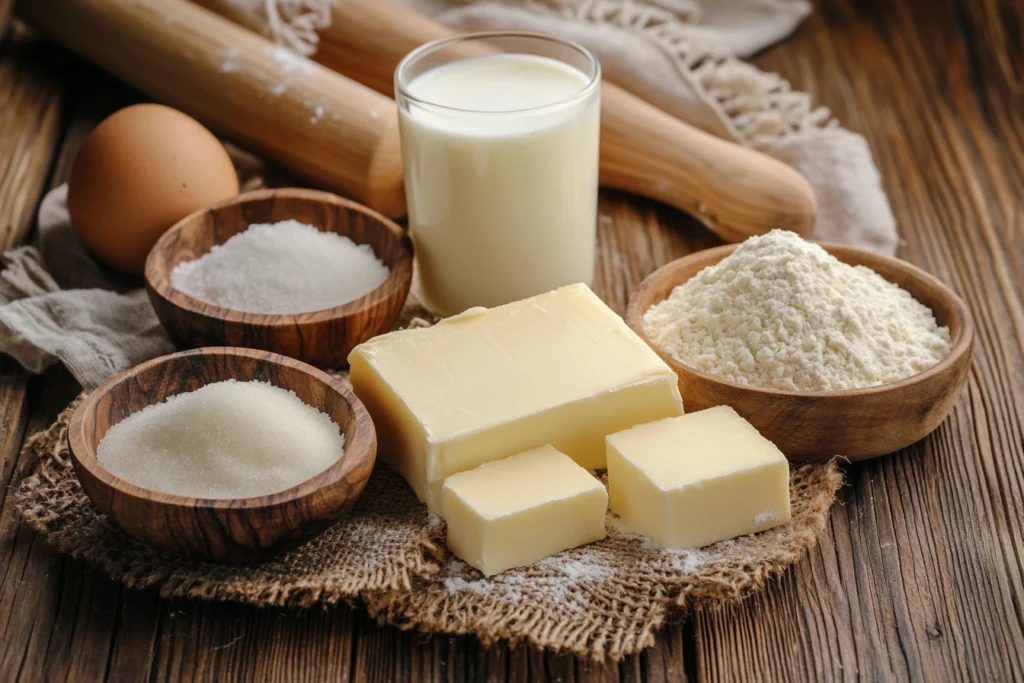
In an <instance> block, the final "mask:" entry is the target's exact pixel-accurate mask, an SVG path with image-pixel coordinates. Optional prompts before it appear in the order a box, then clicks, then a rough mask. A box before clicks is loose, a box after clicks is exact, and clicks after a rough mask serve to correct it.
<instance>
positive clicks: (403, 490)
mask: <svg viewBox="0 0 1024 683" xmlns="http://www.w3.org/2000/svg"><path fill="white" fill-rule="evenodd" d="M74 407H75V406H74V405H72V406H71V407H70V408H69V409H68V410H66V411H65V412H64V413H63V414H62V415H61V417H60V419H58V421H57V422H56V423H55V424H54V425H53V426H51V427H50V428H49V429H48V430H46V431H44V432H41V433H39V434H37V435H36V436H34V437H32V438H31V439H29V441H28V442H27V443H26V444H25V448H24V450H23V452H22V455H21V458H20V460H19V462H20V463H21V467H22V472H23V473H24V475H25V476H24V478H23V479H22V480H21V481H20V483H19V484H18V485H17V488H16V490H15V491H14V494H13V497H14V501H15V506H16V507H17V509H18V510H19V512H20V513H21V515H22V517H23V519H25V521H26V522H27V523H28V525H29V526H31V527H32V528H33V529H34V530H36V531H37V532H39V533H40V534H42V535H43V537H44V538H46V539H47V540H48V541H49V542H51V543H53V544H54V545H55V546H56V547H57V548H58V549H59V550H61V551H62V552H66V553H69V554H71V555H72V556H74V557H77V558H80V559H83V560H85V561H87V562H89V563H90V564H92V565H93V566H95V567H98V568H99V569H100V570H101V571H104V572H106V573H107V574H108V575H110V576H111V577H112V578H113V579H115V580H117V581H120V582H122V583H123V584H125V585H126V586H130V587H134V588H154V589H158V590H159V591H160V594H161V595H163V596H165V597H192V598H202V599H205V600H231V601H236V602H245V603H249V604H253V605H260V606H265V605H287V606H300V607H307V606H314V605H328V604H332V603H335V602H338V601H341V600H352V599H356V598H360V599H362V600H363V601H364V602H365V603H366V606H367V608H368V610H369V612H370V614H371V615H373V616H375V617H376V618H377V619H378V620H380V621H382V622H388V623H391V624H394V625H396V626H399V627H400V628H407V629H411V628H415V629H418V630H421V631H425V632H428V633H460V634H461V633H468V634H473V635H475V636H477V637H479V638H480V639H481V640H483V641H484V642H485V643H492V642H495V641H498V640H506V641H511V642H513V643H515V642H520V641H522V642H527V643H530V644H531V645H534V646H536V647H543V648H548V649H552V650H559V651H567V652H572V653H574V654H576V655H579V656H583V657H591V658H594V659H603V658H612V659H619V658H621V657H623V656H625V655H628V654H630V653H633V652H636V651H638V650H640V649H643V648H645V647H649V646H650V645H653V644H654V637H655V633H656V631H657V629H658V628H660V627H661V625H662V624H664V623H665V621H666V619H668V618H669V617H670V616H672V614H673V613H675V614H677V615H678V613H679V612H680V611H685V610H686V609H688V608H689V607H690V606H691V605H692V604H693V603H700V604H702V605H705V606H709V607H710V606H718V605H724V604H728V603H731V602H735V601H737V600H740V599H742V598H743V596H745V595H748V594H749V593H751V592H752V591H756V590H760V589H762V588H764V587H765V585H766V584H767V583H768V582H769V581H771V580H772V579H773V578H774V577H776V576H778V575H779V574H781V573H782V572H783V571H785V570H786V568H787V567H789V566H790V565H792V564H794V563H796V562H798V561H800V560H801V559H803V558H804V557H805V556H806V555H807V552H808V550H809V549H810V548H813V547H814V545H815V543H817V535H818V534H820V533H821V531H822V530H823V529H824V527H825V524H826V522H827V520H828V512H829V508H830V506H831V505H832V501H833V500H834V498H835V494H836V490H837V489H838V488H839V486H840V485H841V483H842V475H841V474H840V472H839V469H838V467H837V466H836V463H835V462H830V463H825V464H819V465H802V466H799V467H796V466H795V467H793V468H792V470H791V472H790V496H791V498H792V512H793V518H792V520H791V521H790V522H789V523H788V524H784V525H782V526H779V527H776V528H775V529H770V530H768V531H765V532H763V533H760V534H757V535H754V536H743V537H740V538H737V539H735V540H732V541H724V542H722V543H716V544H714V545H711V546H708V547H707V548H702V549H701V550H689V551H685V550H679V551H672V550H663V549H661V548H659V547H657V546H656V545H655V544H653V543H652V542H651V541H650V540H649V539H646V538H645V537H643V536H639V535H637V534H635V533H633V532H632V531H630V530H629V529H628V528H627V527H625V526H624V525H623V524H622V522H620V521H619V520H618V519H616V518H615V517H614V516H609V518H608V524H609V530H608V537H607V538H606V539H605V540H603V541H599V542H597V543H592V544H590V545H587V546H583V547H581V548H577V549H574V550H567V551H565V552H562V553H559V554H557V555H555V556H553V557H550V558H547V559H545V560H542V561H540V562H537V563H535V564H533V565H531V566H529V567H523V568H519V569H513V570H509V571H507V572H503V573H501V574H498V575H496V576H493V577H490V578H486V577H484V576H483V575H482V574H480V572H478V571H476V570H475V569H472V568H469V567H467V566H466V565H465V564H464V563H462V562H460V561H458V559H456V558H455V557H454V556H453V555H452V554H451V553H449V552H448V551H447V550H446V549H445V547H444V536H445V527H444V523H443V522H441V521H440V520H439V519H437V518H436V517H434V516H432V515H430V514H429V513H428V512H427V508H426V506H424V505H423V504H422V503H420V502H419V501H418V500H417V499H416V496H415V495H414V494H413V493H412V491H411V490H410V489H409V487H408V486H407V485H406V483H405V482H404V481H403V480H402V479H401V477H399V476H398V475H397V474H395V473H394V472H392V471H391V470H389V469H388V468H387V467H377V468H376V469H375V470H374V472H373V475H372V476H371V477H370V481H369V482H368V483H367V486H366V489H365V491H364V492H363V495H362V496H361V497H360V498H359V501H358V502H357V503H356V505H355V508H354V509H353V510H352V512H351V513H349V514H348V515H346V516H345V517H343V518H342V519H341V520H340V521H339V522H338V523H337V524H335V525H334V526H332V527H331V528H329V529H328V530H327V531H326V532H324V533H323V534H322V535H321V536H319V537H318V538H316V539H314V540H313V541H311V542H309V543H308V544H306V545H303V546H300V547H299V548H297V549H295V550H293V551H291V552H289V553H286V554H284V555H282V556H280V557H278V558H275V559H272V560H270V561H268V562H263V563H259V564H253V565H248V566H237V567H231V566H222V565H213V564H208V563H203V562H188V561H184V560H181V559H178V558H175V557H173V556H170V555H167V554H165V553H162V552H159V551H157V550H154V549H152V548H150V547H148V546H146V545H143V544H141V543H139V542H137V541H134V540H132V539H131V538H129V537H127V536H126V535H125V534H124V533H123V532H121V531H120V530H119V529H117V528H116V527H114V526H113V525H112V524H111V523H110V522H109V521H108V520H107V519H106V518H105V517H104V516H103V515H102V514H100V513H98V512H97V511H96V508H95V507H93V506H92V504H91V503H90V502H89V500H88V498H87V497H86V496H85V493H84V492H83V491H82V487H81V485H80V484H79V483H78V479H77V478H76V477H75V476H74V472H73V470H72V467H71V463H70V461H69V453H68V445H67V444H68V439H67V426H68V421H69V419H70V415H71V412H72V411H73V409H74Z"/></svg>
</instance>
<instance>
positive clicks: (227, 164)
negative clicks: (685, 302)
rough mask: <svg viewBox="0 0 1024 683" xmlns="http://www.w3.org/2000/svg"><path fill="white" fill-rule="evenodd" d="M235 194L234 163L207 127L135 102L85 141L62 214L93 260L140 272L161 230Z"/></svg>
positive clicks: (171, 111) (156, 106)
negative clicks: (64, 212)
mask: <svg viewBox="0 0 1024 683" xmlns="http://www.w3.org/2000/svg"><path fill="white" fill-rule="evenodd" d="M237 194H238V176H237V175H236V173H235V168H234V165H233V164H232V163H231V158H230V157H229V156H228V153H227V152H226V151H225V149H224V146H223V145H221V144H220V141H219V140H217V138H216V137H215V136H214V135H213V134H212V133H211V132H210V131H208V130H207V129H206V128H204V127H203V126H202V124H200V123H199V122H198V121H196V120H195V119H193V118H191V117H190V116H188V115H186V114H183V113H182V112H180V111H178V110H176V109H171V108H170V107H165V106H163V105H159V104H137V105H134V106H131V107H126V108H125V109H121V110H120V111H117V112H115V113H114V114H112V115H110V116H109V117H107V118H106V119H104V120H103V121H102V122H101V123H100V124H99V125H98V126H97V127H96V128H95V130H93V132H92V133H91V134H90V135H89V137H88V139H87V140H86V141H85V144H84V145H83V146H82V149H81V151H80V152H79V153H78V156H77V157H76V158H75V163H74V165H73V166H72V169H71V175H70V177H69V179H68V213H69V214H70V215H71V224H72V226H73V227H74V229H75V232H76V233H77V234H78V236H79V238H80V239H81V240H82V243H83V244H84V245H85V247H86V249H87V250H88V251H89V252H90V253H91V254H92V255H93V256H94V257H96V258H97V259H98V260H99V261H102V262H103V263H106V264H107V265H109V266H112V267H113V268H116V269H117V270H120V271H123V272H125V273H130V274H133V275H141V274H142V271H143V268H144V266H145V263H146V256H147V255H148V254H149V251H150V249H152V247H153V245H154V244H156V241H157V240H158V239H159V238H160V236H161V235H162V234H163V233H164V232H165V231H167V229H168V228H170V227H171V226H172V225H174V224H175V223H177V222H178V221H179V220H181V219H182V218H184V217H185V216H188V215H189V214H191V213H193V212H195V211H198V210H200V209H204V208H206V207H208V206H210V205H211V204H216V203H217V202H220V201H223V200H225V199H230V198H231V197H234V196H235V195H237Z"/></svg>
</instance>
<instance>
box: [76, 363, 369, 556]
mask: <svg viewBox="0 0 1024 683" xmlns="http://www.w3.org/2000/svg"><path fill="white" fill-rule="evenodd" d="M229 380H233V381H229ZM226 385H230V387H229V388H230V389H231V393H229V394H220V395H219V396H218V395H215V394H213V393H211V392H210V391H209V390H210V389H224V388H225V386H226ZM203 392H205V393H203ZM250 392H256V394H255V395H254V394H252V393H250ZM268 392H269V393H268ZM289 392H291V393H289ZM270 395H273V398H269V399H268V396H270ZM159 411H164V412H159ZM140 420H142V422H140ZM311 420H312V422H310V421H311ZM133 421H134V424H132V422H133ZM107 437H110V441H109V442H107V443H106V444H104V440H105V439H106V438H107ZM332 439H333V440H332ZM68 442H69V445H70V448H71V460H72V463H73V465H74V468H75V473H76V474H77V475H78V480H79V481H80V482H81V484H82V488H83V489H84V490H85V493H86V494H87V495H88V496H89V499H90V500H91V501H92V502H93V504H94V505H95V506H96V507H97V508H99V510H100V511H102V512H103V513H104V514H105V515H107V517H109V518H110V520H111V521H112V522H113V523H114V524H116V525H117V526H118V527H120V528H121V529H122V530H124V531H125V532H126V533H127V534H128V535H129V536H132V537H134V538H136V539H138V540H140V541H142V542H144V543H146V544H148V545H151V546H153V547H155V548H159V549H160V550H164V551H167V552H170V553H173V554H175V555H180V556H183V557H186V558H191V559H200V560H209V561H213V562H224V563H243V562H254V561H259V560H263V559H266V558H268V557H270V556H272V555H275V554H277V553H280V552H283V551H284V550H287V549H288V548H291V547H294V546H296V545H298V544H300V543H302V542H303V541H306V540H308V539H310V538H312V537H313V536H316V535H317V534H319V533H320V532H322V531H324V530H325V529H327V527H329V526H330V525H331V524H332V523H334V521H335V520H337V519H338V518H339V517H340V516H341V515H343V514H344V513H345V512H346V511H347V510H348V509H349V508H350V507H351V506H352V505H353V504H354V503H355V501H356V499H357V498H358V497H359V495H360V494H361V493H362V491H363V488H364V487H365V486H366V482H367V480H368V479H369V477H370V472H371V471H372V470H373V465H374V461H375V459H376V453H377V437H376V432H375V431H374V428H373V422H372V421H371V420H370V416H369V414H368V413H367V412H366V409H365V408H364V407H363V404H362V403H361V402H360V401H359V399H358V398H356V396H355V394H353V393H352V391H351V390H350V389H349V388H348V387H347V386H346V385H345V384H343V383H342V382H340V381H339V380H337V379H335V378H333V377H331V376H330V375H328V374H326V373H324V372H321V371H320V370H317V369H316V368H314V367H312V366H309V365H306V364H305V363H300V362H299V361H296V360H293V359H291V358H285V357H284V356H280V355H277V354H273V353H267V352H265V351H257V350H254V349H238V348H206V349H197V350H193V351H182V352H179V353H175V354H171V355H169V356H164V357H162V358H157V359H154V360H151V361H148V362H146V363H143V364H142V365H139V366H137V367H134V368H132V369H131V370H129V371H127V372H125V373H123V374H121V375H119V376H118V377H116V378H114V379H112V380H111V381H109V382H107V383H106V384H105V385H103V386H101V387H100V388H98V389H96V390H95V391H94V392H93V393H92V394H90V395H89V396H88V397H87V398H86V399H85V400H84V401H83V402H82V403H81V404H80V405H79V406H78V408H77V409H76V411H75V413H74V415H73V416H72V418H71V423H70V425H69V427H68ZM110 442H114V443H113V445H111V443H110ZM105 446H106V450H105V449H104V447H105ZM316 452H319V454H320V455H324V456H326V457H322V458H321V459H319V460H315V461H310V460H309V459H308V458H307V457H306V456H309V455H310V454H312V453H316ZM298 461H303V462H305V464H306V467H305V469H297V467H299V466H298V465H297V462H298ZM281 470H284V471H283V472H282V471H281ZM115 472H116V474H115ZM131 482H135V483H131ZM281 482H286V483H284V484H283V485H284V486H287V488H283V489H282V488H281V485H282V484H281ZM258 492H262V493H263V495H255V494H256V493H258Z"/></svg>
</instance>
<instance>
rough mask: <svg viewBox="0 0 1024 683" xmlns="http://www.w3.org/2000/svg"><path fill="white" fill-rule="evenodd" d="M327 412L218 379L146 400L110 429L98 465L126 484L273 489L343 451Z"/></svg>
mask: <svg viewBox="0 0 1024 683" xmlns="http://www.w3.org/2000/svg"><path fill="white" fill-rule="evenodd" d="M344 446H345V437H344V435H343V434H342V433H341V430H340V429H339V428H338V425H337V424H335V422H334V421H333V420H331V418H330V417H328V416H327V415H325V414H324V413H321V412H320V411H318V410H317V409H316V408H313V407H312V406H308V405H306V404H305V403H303V402H302V400H301V399H300V398H299V397H298V396H296V395H295V393H294V392H291V391H287V390H285V389H281V388H279V387H275V386H273V385H272V384H269V383H266V382H236V381H234V380H228V381H226V382H216V383H214V384H207V385H206V386H204V387H202V388H200V389H197V390H196V391H192V392H188V393H184V394H178V395H176V396H172V397H170V398H169V399H167V400H166V401H165V402H163V403H158V404H156V405H152V406H148V407H146V408H144V409H143V410H140V411H139V412H137V413H134V414H132V415H129V416H128V417H127V418H125V419H124V420H122V421H121V422H119V423H117V424H116V425H114V426H113V427H111V428H110V429H109V430H108V431H107V433H106V435H105V436H104V437H103V440H102V441H101V442H100V444H99V448H98V449H97V452H96V455H97V459H98V460H99V463H100V464H101V465H102V466H103V467H105V468H106V469H107V470H109V471H110V472H111V473H113V474H114V475H116V476H118V477H120V478H121V479H124V480H125V481H127V482H130V483H132V484H135V485H136V486H141V487H142V488H146V489H150V490H153V491H162V492H164V493H171V494H175V495H179V496H189V497H193V498H247V497H251V496H262V495H267V494H271V493H277V492H279V491H283V490H285V489H288V488H291V487H292V486H295V485H297V484H300V483H302V482H303V481H305V480H307V479H309V478H310V477H313V476H315V475H317V474H319V473H320V472H323V471H324V470H325V469H327V468H328V467H330V466H331V465H333V464H334V463H335V462H337V461H338V459H339V458H340V457H341V455H342V451H343V449H344Z"/></svg>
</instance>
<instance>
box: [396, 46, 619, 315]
mask: <svg viewBox="0 0 1024 683" xmlns="http://www.w3.org/2000/svg"><path fill="white" fill-rule="evenodd" d="M600 83H601V67H600V64H599V63H598V61H597V59H595V58H594V56H593V55H592V54H591V53H590V52H589V51H587V50H586V49H584V48H583V47H580V46H579V45H576V44H575V43H572V42H569V41H566V40H562V39H559V38H555V37H551V36H546V35H543V34H538V33H529V32H488V33H475V34H468V35H462V36H454V37H452V38H446V39H443V40H439V41H435V42H432V43H428V44H426V45H423V46H422V47H420V48H418V49H416V50H414V51H413V52H411V53H409V54H408V55H406V57H405V58H404V59H403V60H402V62H401V63H400V64H399V65H398V68H397V69H396V70H395V98H396V100H397V102H398V107H399V117H400V125H401V141H402V156H403V160H404V165H405V192H406V198H407V203H408V210H409V226H410V230H411V234H412V238H413V241H414V242H415V246H416V261H417V270H418V273H419V282H420V288H421V290H422V293H423V297H424V299H425V301H424V303H426V305H427V306H428V307H429V308H430V309H432V310H433V311H435V312H437V313H440V314H442V315H452V314H455V313H459V312H461V311H464V310H465V309H467V308H470V307H472V306H496V305H500V304H504V303H508V302H510V301H516V300H518V299H523V298H526V297H529V296H533V295H535V294H540V293H542V292H546V291H549V290H552V289H555V288H557V287H560V286H563V285H567V284H572V283H575V282H584V283H587V284H590V283H591V281H592V279H593V273H594V247H595V239H596V227H597V226H596V224H597V176H598V140H599V137H600Z"/></svg>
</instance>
